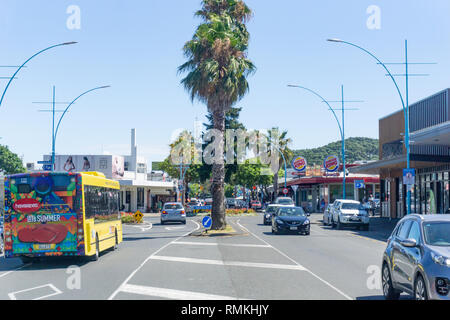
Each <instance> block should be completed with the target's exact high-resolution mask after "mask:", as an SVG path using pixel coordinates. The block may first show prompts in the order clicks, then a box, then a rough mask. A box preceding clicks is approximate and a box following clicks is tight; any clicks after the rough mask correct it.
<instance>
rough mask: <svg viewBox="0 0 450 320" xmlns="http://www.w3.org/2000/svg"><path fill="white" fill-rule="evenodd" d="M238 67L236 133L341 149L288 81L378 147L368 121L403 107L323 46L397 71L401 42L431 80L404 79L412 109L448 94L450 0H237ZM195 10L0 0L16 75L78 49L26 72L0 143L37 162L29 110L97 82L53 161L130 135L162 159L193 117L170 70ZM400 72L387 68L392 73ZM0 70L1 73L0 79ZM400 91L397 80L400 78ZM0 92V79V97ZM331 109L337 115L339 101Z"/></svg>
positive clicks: (319, 112) (192, 3)
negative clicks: (269, 132)
mask: <svg viewBox="0 0 450 320" xmlns="http://www.w3.org/2000/svg"><path fill="white" fill-rule="evenodd" d="M246 2H247V4H248V5H249V6H250V7H251V8H252V9H253V11H254V17H253V20H252V21H251V22H250V23H249V25H248V27H249V31H250V33H251V43H250V48H249V58H250V59H252V60H253V61H254V63H255V64H256V66H257V68H258V69H257V72H256V74H255V75H254V76H252V77H251V78H250V79H249V82H250V93H249V94H248V96H246V98H244V99H243V100H242V101H241V102H240V103H239V104H238V106H241V107H243V111H242V114H241V120H242V122H243V123H244V124H245V125H246V127H247V128H253V129H265V128H270V127H272V126H278V127H280V128H281V129H285V130H288V131H289V134H290V136H291V137H292V139H293V145H292V147H293V148H310V147H316V146H320V145H324V144H327V143H329V142H331V141H337V140H339V136H338V129H337V125H336V123H335V120H334V119H333V118H332V115H331V113H330V112H329V111H327V109H326V107H325V105H324V104H322V103H321V101H320V100H319V99H317V98H316V97H314V96H312V95H311V94H309V93H307V92H304V91H301V90H298V89H290V88H287V84H290V83H294V84H299V85H303V86H306V87H309V88H311V89H314V90H316V91H318V92H319V93H320V94H321V95H323V96H324V97H325V98H326V99H330V100H338V99H340V86H341V84H342V85H344V87H345V96H346V98H347V99H350V100H364V103H359V104H355V105H351V106H352V107H358V108H359V109H360V110H358V111H349V112H348V115H347V117H346V135H347V136H348V137H350V136H367V137H373V138H377V137H378V119H379V118H381V117H383V116H385V115H388V114H390V113H392V112H394V111H397V110H399V109H400V108H401V105H400V100H399V97H398V95H397V92H396V91H395V87H394V86H393V84H392V82H391V80H389V79H388V78H387V77H385V72H384V71H383V69H382V68H381V67H380V66H378V65H377V64H376V63H375V61H374V60H371V58H370V57H369V56H367V55H364V54H363V52H362V51H359V50H357V49H355V48H351V47H348V46H344V45H339V44H333V43H329V42H326V41H325V40H326V39H327V38H330V37H331V38H342V39H345V40H347V41H351V42H355V43H357V44H359V45H361V46H363V47H366V48H367V49H369V50H371V51H373V52H374V53H375V54H376V55H377V56H378V57H379V58H380V59H382V60H383V61H385V62H402V60H403V59H404V40H405V39H408V42H409V56H410V61H411V62H437V63H438V64H437V65H416V66H411V72H414V73H429V74H430V76H429V77H416V78H412V79H411V83H410V101H411V102H415V101H417V100H420V99H422V98H425V97H427V96H429V95H431V94H434V93H436V92H438V91H441V90H443V89H445V88H448V87H450V79H449V71H450V59H449V58H450V19H448V14H449V12H450V1H448V0H433V1H425V0H420V1H419V0H396V1H392V0H369V1H367V0H345V1H336V0H322V1H303V0H279V1H269V0H247V1H246ZM71 5H77V6H78V7H79V8H80V12H81V16H80V17H81V20H80V21H81V24H80V27H81V28H80V29H73V30H71V29H69V28H68V27H67V24H66V22H67V19H68V18H69V17H70V14H68V13H67V8H68V7H69V6H71ZM371 5H376V6H378V7H379V8H380V13H381V20H380V21H381V24H380V29H369V28H368V27H367V20H368V19H369V16H370V14H368V13H367V9H368V7H369V6H371ZM199 7H200V0H173V1H156V0H131V1H124V0H120V1H119V0H95V1H92V0H71V1H65V0H39V1H28V0H1V1H0V43H1V46H0V65H20V64H21V63H22V62H24V61H25V60H26V59H27V58H28V57H29V56H31V55H32V54H34V53H35V52H37V51H38V50H40V49H43V48H45V47H47V46H50V45H52V44H56V43H60V42H66V41H78V42H79V44H77V45H73V46H68V47H61V48H57V49H54V50H53V51H49V52H47V53H45V54H43V55H41V56H39V57H37V58H36V59H35V60H33V61H32V62H30V64H29V65H28V68H26V69H24V70H22V71H21V73H20V74H19V75H18V79H17V80H15V81H14V82H13V84H12V86H11V87H10V89H9V90H8V92H7V95H6V99H5V101H4V103H3V105H2V106H1V107H0V137H2V138H1V139H0V143H1V144H6V145H9V146H10V148H11V149H12V150H13V151H14V152H16V153H18V154H19V155H21V156H23V157H24V161H25V162H32V161H37V160H41V159H42V155H43V154H44V153H45V154H46V153H49V152H50V151H51V114H50V113H42V112H38V110H40V109H47V108H49V107H50V105H37V104H33V102H36V101H50V100H51V96H52V86H53V85H55V86H56V96H57V101H61V102H65V101H70V100H72V99H73V98H75V97H76V96H78V95H79V94H80V93H82V92H84V91H86V90H88V89H91V88H94V87H96V86H99V85H111V86H112V87H111V88H110V89H106V90H102V91H98V92H95V93H92V94H90V95H88V96H85V97H83V98H82V99H81V100H80V101H79V102H78V103H77V104H76V105H74V106H73V109H72V111H71V112H70V113H69V114H67V116H66V118H65V119H64V121H63V123H62V125H61V130H60V133H59V135H58V141H57V153H60V154H101V153H102V152H109V153H113V154H126V153H128V152H129V141H130V130H131V128H136V129H137V138H138V144H139V146H140V150H139V152H140V153H141V154H142V155H143V156H145V157H146V158H147V159H148V161H149V162H151V161H158V160H162V159H163V158H165V157H166V156H167V154H168V144H169V142H170V139H171V136H172V133H173V132H174V131H175V130H176V129H179V128H187V129H190V130H192V128H193V126H194V120H195V118H196V117H198V119H199V120H201V121H203V120H204V119H205V118H204V115H205V110H206V108H205V106H204V105H201V104H198V103H195V104H192V103H191V102H190V100H189V96H188V94H187V93H186V92H185V91H184V89H183V88H182V86H181V85H180V80H181V79H182V76H181V75H177V67H178V66H179V65H180V64H182V63H183V62H184V57H183V54H182V50H181V49H182V47H183V44H184V43H185V42H186V41H187V40H189V39H190V38H191V37H192V35H193V33H194V30H195V28H196V26H197V25H198V24H199V22H200V21H199V19H197V18H194V12H195V11H196V10H197V9H198V8H199ZM402 68H403V67H402V66H392V71H393V72H394V73H403V69H402ZM12 71H13V70H12V69H7V68H0V77H2V76H10V75H11V74H12ZM399 84H400V85H401V88H402V90H403V89H404V79H403V78H399ZM5 85H6V81H5V80H0V91H3V88H4V87H5ZM337 107H338V105H337Z"/></svg>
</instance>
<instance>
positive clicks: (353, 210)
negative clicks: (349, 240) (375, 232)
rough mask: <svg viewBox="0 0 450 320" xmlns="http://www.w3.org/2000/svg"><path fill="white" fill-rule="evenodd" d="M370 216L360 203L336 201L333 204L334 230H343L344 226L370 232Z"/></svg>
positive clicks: (332, 218) (332, 219) (332, 220)
mask: <svg viewBox="0 0 450 320" xmlns="http://www.w3.org/2000/svg"><path fill="white" fill-rule="evenodd" d="M369 221H370V218H369V214H368V212H367V210H366V209H365V208H364V207H363V206H362V205H361V203H360V202H359V201H355V200H336V202H335V203H334V204H333V208H332V215H331V223H332V226H333V228H335V227H337V228H338V229H339V230H341V229H342V228H343V227H344V226H356V227H359V228H360V229H362V230H365V231H368V230H369Z"/></svg>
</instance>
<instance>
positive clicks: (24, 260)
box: [20, 256, 34, 264]
mask: <svg viewBox="0 0 450 320" xmlns="http://www.w3.org/2000/svg"><path fill="white" fill-rule="evenodd" d="M20 260H22V263H23V264H28V263H33V261H34V258H32V257H27V256H21V257H20Z"/></svg>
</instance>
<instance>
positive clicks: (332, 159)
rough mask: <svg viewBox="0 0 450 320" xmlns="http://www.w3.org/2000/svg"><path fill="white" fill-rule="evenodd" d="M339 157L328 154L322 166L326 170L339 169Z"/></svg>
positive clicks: (334, 170)
mask: <svg viewBox="0 0 450 320" xmlns="http://www.w3.org/2000/svg"><path fill="white" fill-rule="evenodd" d="M339 164H340V163H339V158H338V157H337V156H328V157H326V158H325V160H324V162H323V167H324V168H325V170H326V171H327V172H336V171H338V170H339Z"/></svg>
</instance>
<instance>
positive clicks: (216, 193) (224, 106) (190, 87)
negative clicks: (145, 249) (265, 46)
mask: <svg viewBox="0 0 450 320" xmlns="http://www.w3.org/2000/svg"><path fill="white" fill-rule="evenodd" d="M196 15H197V16H199V17H201V18H202V19H203V23H202V24H201V25H200V26H199V27H198V28H197V30H196V32H195V34H194V36H193V38H192V40H190V41H188V42H187V43H186V44H185V46H184V48H183V51H184V54H185V56H186V58H187V62H186V63H184V64H183V65H181V66H180V67H179V68H178V71H179V72H180V73H187V75H186V77H185V78H184V79H183V80H182V81H181V83H182V85H183V86H184V87H185V89H186V90H187V91H188V92H189V93H190V96H191V100H192V101H194V100H198V101H200V102H203V103H205V104H206V106H207V108H208V111H209V112H210V113H211V115H212V118H213V124H214V129H215V130H216V131H217V132H219V136H218V137H216V139H218V141H217V142H218V143H217V147H216V149H215V154H216V155H218V157H216V160H215V161H214V163H213V164H212V179H213V182H212V197H213V205H212V213H211V216H212V220H213V224H212V229H213V230H221V229H224V228H225V227H226V221H225V206H224V196H225V195H224V185H225V163H224V162H225V161H224V159H223V154H224V133H225V113H226V112H227V111H229V110H230V109H231V107H232V106H233V105H234V104H235V103H236V102H238V101H240V100H241V99H242V98H243V97H244V96H245V95H246V94H247V92H248V90H249V86H248V82H247V77H248V76H249V75H250V74H251V73H253V72H254V71H255V67H254V65H253V63H252V62H251V61H250V60H248V59H247V57H246V52H247V49H248V42H249V33H248V31H247V28H246V25H245V22H246V21H248V19H249V18H250V16H251V10H250V9H249V8H248V7H247V5H246V4H245V3H244V1H242V0H203V1H202V9H201V10H199V11H198V12H197V13H196ZM217 159H218V160H217Z"/></svg>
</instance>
